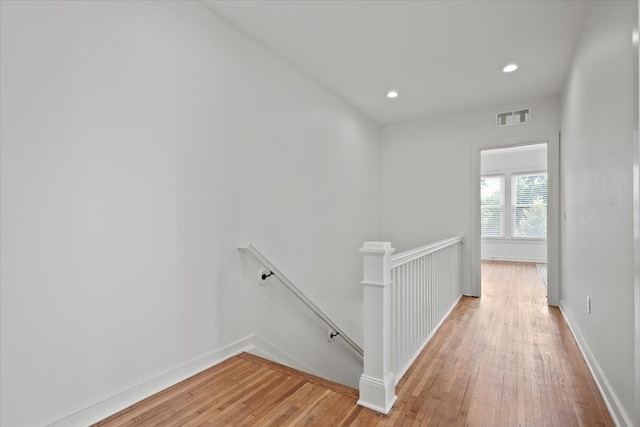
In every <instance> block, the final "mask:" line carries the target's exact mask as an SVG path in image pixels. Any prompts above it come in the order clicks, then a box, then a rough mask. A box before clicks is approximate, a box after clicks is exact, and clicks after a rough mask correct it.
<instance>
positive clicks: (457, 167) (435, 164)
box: [382, 97, 560, 292]
mask: <svg viewBox="0 0 640 427" xmlns="http://www.w3.org/2000/svg"><path fill="white" fill-rule="evenodd" d="M520 107H531V109H532V121H531V122H530V123H527V124H523V125H518V126H507V127H501V128H496V127H495V114H496V113H497V112H499V111H509V110H513V109H517V108H520ZM559 129H560V100H559V97H549V98H543V99H536V100H530V101H527V102H523V103H518V104H512V105H501V106H495V107H487V108H483V109H479V110H473V111H467V112H461V113H458V114H452V115H446V116H440V117H432V118H426V119H423V120H417V121H412V122H407V123H403V124H399V125H395V126H388V127H385V128H384V129H383V145H382V200H383V204H382V236H383V239H384V240H388V241H390V242H392V244H393V246H394V247H395V248H396V250H398V251H401V250H406V249H409V248H412V247H416V246H419V245H422V244H426V243H428V242H433V241H437V240H440V239H443V238H446V237H449V236H452V235H456V234H462V235H464V236H466V237H467V240H466V241H465V244H464V245H463V254H464V257H463V260H464V267H463V268H464V276H463V279H464V283H465V285H466V286H467V289H466V292H470V289H469V283H470V277H469V275H470V271H469V269H470V259H469V253H470V247H469V237H470V234H471V229H472V216H471V210H472V202H471V199H472V189H471V181H472V179H471V163H472V162H471V155H472V151H473V147H474V145H475V143H477V142H479V141H492V140H495V141H498V140H501V139H506V138H514V137H519V136H528V135H538V134H542V133H551V132H558V131H559Z"/></svg>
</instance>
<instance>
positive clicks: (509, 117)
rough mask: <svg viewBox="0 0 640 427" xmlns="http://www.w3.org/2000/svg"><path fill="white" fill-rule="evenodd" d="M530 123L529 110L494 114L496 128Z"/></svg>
mask: <svg viewBox="0 0 640 427" xmlns="http://www.w3.org/2000/svg"><path fill="white" fill-rule="evenodd" d="M530 121H531V108H523V109H522V110H515V111H507V112H505V113H498V114H496V127H500V126H511V125H521V124H523V123H529V122H530Z"/></svg>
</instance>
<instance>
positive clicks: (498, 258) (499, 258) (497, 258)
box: [482, 256, 547, 264]
mask: <svg viewBox="0 0 640 427" xmlns="http://www.w3.org/2000/svg"><path fill="white" fill-rule="evenodd" d="M482 261H511V262H535V263H536V264H546V263H547V260H546V259H543V258H530V257H517V256H495V257H486V258H485V257H482Z"/></svg>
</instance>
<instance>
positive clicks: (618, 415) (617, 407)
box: [560, 301, 633, 427]
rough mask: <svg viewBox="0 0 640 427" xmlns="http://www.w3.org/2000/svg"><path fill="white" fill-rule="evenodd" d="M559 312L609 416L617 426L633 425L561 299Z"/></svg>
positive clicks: (630, 426)
mask: <svg viewBox="0 0 640 427" xmlns="http://www.w3.org/2000/svg"><path fill="white" fill-rule="evenodd" d="M560 312H561V313H562V316H563V317H564V319H565V320H566V322H567V325H569V330H571V333H572V334H573V337H574V338H575V340H576V343H578V348H579V349H580V352H581V353H582V357H583V358H584V360H585V362H586V363H587V367H588V368H589V371H590V372H591V376H592V377H593V379H594V380H595V382H596V386H598V390H600V394H601V395H602V398H603V400H604V404H605V405H606V406H607V409H608V410H609V414H610V415H611V418H613V422H614V423H615V424H616V426H619V427H623V426H626V427H633V423H632V422H631V418H629V416H628V414H627V413H626V412H625V410H624V408H623V407H622V405H621V404H620V400H618V397H617V396H616V394H615V393H614V391H613V389H612V388H611V385H610V384H609V381H608V380H607V377H606V376H605V375H604V372H602V369H601V368H600V364H598V361H597V360H596V358H595V356H594V355H593V353H592V352H591V349H590V348H589V344H587V341H586V340H585V339H584V336H583V335H582V332H580V328H578V325H577V324H576V323H575V322H574V321H573V317H571V314H570V313H569V312H568V311H567V310H566V308H565V306H564V304H563V301H560Z"/></svg>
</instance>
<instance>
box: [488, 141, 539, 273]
mask: <svg viewBox="0 0 640 427" xmlns="http://www.w3.org/2000/svg"><path fill="white" fill-rule="evenodd" d="M480 164H481V173H482V175H502V176H504V180H505V182H504V184H505V203H507V208H506V209H505V218H504V230H505V237H504V238H484V239H482V241H481V256H482V259H491V260H499V261H524V262H539V263H546V262H547V241H546V240H545V239H522V238H517V237H516V238H514V237H512V236H511V226H510V225H509V224H510V223H511V222H512V221H513V219H512V218H511V208H510V203H511V200H512V199H511V196H510V194H511V191H512V187H511V177H512V175H513V174H515V173H521V172H540V171H546V170H547V145H546V144H537V145H525V146H521V147H510V148H500V149H495V150H484V151H482V153H481V159H480Z"/></svg>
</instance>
